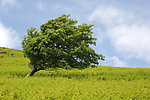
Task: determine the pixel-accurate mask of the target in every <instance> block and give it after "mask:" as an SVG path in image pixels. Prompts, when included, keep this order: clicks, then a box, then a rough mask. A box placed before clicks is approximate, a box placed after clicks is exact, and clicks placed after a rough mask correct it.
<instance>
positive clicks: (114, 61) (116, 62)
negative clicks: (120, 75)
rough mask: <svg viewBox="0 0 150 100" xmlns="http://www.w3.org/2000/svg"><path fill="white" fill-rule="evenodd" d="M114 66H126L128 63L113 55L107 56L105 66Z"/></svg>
mask: <svg viewBox="0 0 150 100" xmlns="http://www.w3.org/2000/svg"><path fill="white" fill-rule="evenodd" d="M110 65H111V66H115V67H127V66H128V64H127V63H126V62H124V61H122V60H121V59H120V58H119V57H117V56H113V57H108V58H107V66H110Z"/></svg>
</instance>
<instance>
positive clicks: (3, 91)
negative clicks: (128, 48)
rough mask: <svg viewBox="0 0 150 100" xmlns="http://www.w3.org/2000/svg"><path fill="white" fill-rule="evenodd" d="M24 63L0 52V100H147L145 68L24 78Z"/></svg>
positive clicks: (148, 72) (18, 55)
mask: <svg viewBox="0 0 150 100" xmlns="http://www.w3.org/2000/svg"><path fill="white" fill-rule="evenodd" d="M28 62H29V60H28V59H26V58H24V56H23V53H22V51H20V50H15V49H8V48H0V100H150V69H149V68H121V67H109V66H97V67H95V68H87V69H83V70H78V69H72V70H64V69H60V70H51V71H39V72H37V73H35V75H34V76H33V77H28V78H25V76H26V74H27V73H28V72H29V71H30V68H29V67H28ZM139 67H140V66H139Z"/></svg>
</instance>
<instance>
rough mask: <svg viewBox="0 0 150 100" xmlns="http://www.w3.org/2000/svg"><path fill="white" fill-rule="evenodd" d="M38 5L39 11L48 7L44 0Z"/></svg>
mask: <svg viewBox="0 0 150 100" xmlns="http://www.w3.org/2000/svg"><path fill="white" fill-rule="evenodd" d="M36 7H37V9H38V10H39V11H46V10H47V7H46V5H45V4H44V3H43V2H37V3H36Z"/></svg>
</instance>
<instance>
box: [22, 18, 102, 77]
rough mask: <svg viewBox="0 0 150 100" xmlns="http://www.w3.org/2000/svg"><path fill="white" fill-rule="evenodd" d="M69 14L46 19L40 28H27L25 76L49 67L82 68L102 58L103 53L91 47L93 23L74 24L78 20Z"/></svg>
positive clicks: (24, 47)
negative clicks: (26, 67)
mask: <svg viewBox="0 0 150 100" xmlns="http://www.w3.org/2000/svg"><path fill="white" fill-rule="evenodd" d="M69 16H70V15H62V16H60V17H57V18H55V19H52V20H48V22H46V23H45V24H42V25H41V26H40V31H38V30H37V29H36V28H34V27H32V28H30V29H28V30H27V33H28V35H26V36H25V37H24V40H23V42H22V47H23V52H24V54H25V57H27V58H29V59H30V63H29V67H30V68H31V72H29V73H28V74H27V76H33V75H34V73H35V72H37V71H39V70H45V69H51V68H53V69H57V68H63V69H71V68H79V69H83V68H87V67H89V65H91V64H92V65H94V64H98V60H104V56H103V55H101V54H97V53H95V51H94V50H93V49H92V48H90V45H96V42H95V40H96V38H93V37H92V33H93V32H92V29H93V28H92V27H93V25H87V24H82V25H76V24H77V23H78V21H77V20H72V19H69V18H68V17H69Z"/></svg>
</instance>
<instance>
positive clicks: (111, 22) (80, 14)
mask: <svg viewBox="0 0 150 100" xmlns="http://www.w3.org/2000/svg"><path fill="white" fill-rule="evenodd" d="M149 5H150V0H30V1H29V0H0V47H8V48H14V49H20V50H22V46H21V42H22V40H23V37H24V35H26V34H27V32H26V31H27V29H28V28H31V27H37V28H39V26H40V25H41V24H43V23H45V22H47V21H48V20H51V19H53V18H56V17H59V16H61V15H62V14H70V18H72V19H77V20H78V21H79V24H83V23H86V24H93V25H94V27H93V28H94V29H93V32H94V33H93V37H95V38H97V41H96V42H97V45H96V46H91V47H92V48H93V49H94V50H95V51H96V52H97V53H99V54H103V55H104V56H105V57H106V60H105V61H100V65H104V66H114V67H129V68H150V13H149V10H150V6H149Z"/></svg>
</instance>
